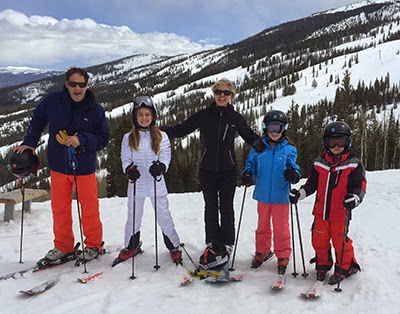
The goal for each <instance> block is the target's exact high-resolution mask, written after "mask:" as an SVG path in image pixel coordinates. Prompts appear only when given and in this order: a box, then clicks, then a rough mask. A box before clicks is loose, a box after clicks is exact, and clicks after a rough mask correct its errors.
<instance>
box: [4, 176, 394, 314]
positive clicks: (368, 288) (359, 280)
mask: <svg viewBox="0 0 400 314" xmlns="http://www.w3.org/2000/svg"><path fill="white" fill-rule="evenodd" d="M399 178H400V170H386V171H377V172H368V173H367V179H368V187H367V194H366V197H365V199H364V202H363V203H362V204H361V205H360V206H359V207H358V208H356V209H355V210H354V212H353V220H352V221H351V225H350V232H349V236H350V237H351V238H352V239H353V240H354V246H355V253H356V258H357V259H358V262H359V263H360V264H361V266H362V272H360V273H358V274H356V275H354V276H353V277H350V278H348V279H346V280H345V281H343V282H342V283H341V288H342V290H343V291H342V292H336V291H334V289H333V288H335V287H336V286H334V287H332V286H327V285H326V286H324V288H323V294H322V296H321V298H319V299H315V300H306V299H303V298H301V297H300V296H299V295H300V293H301V292H306V291H307V290H308V288H309V287H311V286H312V284H313V282H314V281H315V271H314V266H313V265H310V264H309V263H308V261H309V260H310V259H311V258H312V257H313V256H314V254H313V249H312V247H311V242H310V231H309V230H310V227H311V224H312V215H311V210H312V205H313V200H314V197H313V196H310V197H308V198H306V199H305V200H303V201H301V202H300V203H299V204H298V210H299V218H300V225H301V234H302V242H303V248H304V257H305V261H306V263H305V268H306V272H307V273H309V276H308V278H307V279H305V278H303V277H302V276H301V274H302V273H303V265H302V258H301V254H300V247H299V245H298V244H299V241H298V234H297V229H296V228H295V242H296V245H297V246H296V269H297V272H298V273H299V274H300V275H299V276H297V277H296V278H295V277H293V276H292V275H291V273H292V272H293V258H292V259H291V263H290V265H289V268H288V275H287V279H286V287H285V289H284V290H282V291H279V292H276V291H272V290H270V288H269V287H270V285H271V284H272V283H273V281H274V278H275V274H276V258H275V257H274V258H273V260H272V261H271V262H270V263H268V264H266V265H263V266H262V267H261V268H260V269H259V270H258V271H257V272H254V273H253V272H250V273H247V275H246V276H245V277H244V279H243V281H242V282H230V283H224V284H212V283H206V282H205V281H203V280H198V279H195V280H194V281H193V282H192V283H191V284H189V285H187V286H180V281H181V280H182V276H183V275H184V274H185V270H184V269H183V268H182V267H180V266H179V267H177V266H175V265H174V264H173V263H172V262H171V260H170V257H169V254H168V251H167V249H166V248H165V247H164V244H163V243H162V235H161V231H160V230H159V229H158V264H159V265H160V266H161V268H160V269H159V270H158V271H156V270H155V269H154V268H153V266H154V265H155V264H156V254H155V245H154V244H155V228H154V210H153V208H152V207H151V205H150V201H148V200H147V201H146V204H145V214H144V217H143V224H142V230H141V240H142V241H143V249H144V253H143V254H141V255H138V256H137V257H136V258H135V261H134V262H135V269H134V275H135V276H136V279H134V280H132V279H130V277H131V275H132V263H131V260H129V261H127V262H125V263H122V264H119V265H117V266H116V267H115V268H114V269H113V270H111V271H109V272H106V273H105V274H104V275H103V276H102V277H100V278H97V279H95V280H93V281H92V282H89V283H87V284H82V283H79V282H77V278H78V277H84V276H85V275H87V274H84V273H83V266H79V267H75V266H74V263H73V262H70V263H67V264H64V265H62V266H58V267H55V268H52V269H48V270H45V271H42V272H37V273H33V274H32V273H28V274H26V275H24V276H22V277H17V278H15V279H14V278H11V279H7V280H1V281H0V313H26V312H29V313H71V312H73V311H79V312H80V311H85V312H90V313H133V312H134V313H165V314H167V313H174V314H177V313H204V312H206V313H209V312H210V313H325V314H327V313H335V314H336V313H399V309H400V301H399V291H400V266H399V260H400V242H399V241H398V236H399V231H398V230H399V227H398V224H399V221H400V205H399V202H398V200H399V199H400V181H399ZM303 182H304V179H303V180H302V181H301V182H300V183H299V184H297V185H296V186H299V185H300V184H301V183H303ZM245 191H246V195H244V192H245ZM252 192H253V187H249V188H247V189H245V188H244V187H240V188H238V189H237V192H236V196H235V210H236V223H238V222H239V217H240V213H241V205H242V201H243V198H244V208H243V215H242V222H241V228H240V233H239V238H238V242H237V251H236V256H235V261H234V268H235V269H236V271H234V272H232V274H239V273H240V272H242V271H244V270H245V269H247V268H248V267H249V265H250V262H251V259H252V254H253V253H254V231H255V228H256V224H257V214H256V202H255V201H254V200H253V199H252ZM169 201H170V209H171V211H172V215H173V218H174V220H175V224H176V228H177V230H178V233H179V234H180V237H181V241H182V242H184V243H185V244H186V245H185V248H186V249H187V251H188V253H189V254H190V256H191V257H192V258H193V260H194V261H195V262H196V263H197V261H198V258H199V256H200V255H201V254H202V250H203V249H204V223H203V198H202V194H201V193H185V194H170V195H169ZM126 203H127V199H126V198H116V197H115V198H108V199H101V200H100V206H101V216H102V221H103V224H104V241H105V248H106V250H107V253H106V254H104V255H102V256H101V257H99V258H98V259H96V260H94V261H92V262H90V263H88V264H87V271H88V274H92V273H94V272H97V271H99V270H102V269H105V268H106V267H107V266H108V265H110V264H111V262H112V261H113V259H114V258H115V257H116V256H117V252H118V251H119V250H120V249H121V248H122V243H123V234H124V224H125V219H126ZM19 205H21V204H19ZM18 209H20V206H19V207H18ZM294 212H295V211H294ZM73 214H74V217H75V225H74V230H75V236H76V241H79V239H80V235H79V226H78V224H77V221H78V219H77V209H76V201H74V202H73ZM51 217H52V215H51V209H50V202H49V201H47V202H42V203H33V204H32V211H31V213H30V214H26V215H24V237H23V251H22V253H23V256H22V259H23V264H20V263H19V257H20V251H19V246H20V231H21V230H20V226H21V211H20V210H18V211H17V212H16V218H15V220H14V221H10V222H3V221H1V222H0V241H1V252H0V269H1V271H0V274H6V273H9V272H12V271H15V270H18V269H24V268H27V267H29V266H32V265H34V264H35V262H36V261H37V260H38V259H40V258H41V257H43V256H44V254H45V253H46V252H47V251H48V250H49V249H50V248H52V247H53V244H52V218H51ZM0 218H2V212H1V211H0ZM231 262H232V260H231V261H230V262H229V263H230V265H231ZM184 264H185V266H186V267H187V268H191V269H192V268H194V266H193V265H192V263H191V261H190V259H189V258H188V257H187V255H186V254H184ZM51 279H58V280H59V281H58V283H57V284H56V285H55V286H54V287H52V288H51V289H49V290H47V291H45V292H44V293H42V294H38V295H36V296H33V297H26V296H24V295H22V294H20V293H19V291H20V290H25V289H30V288H32V287H34V286H37V285H39V284H41V283H43V282H45V281H47V280H51Z"/></svg>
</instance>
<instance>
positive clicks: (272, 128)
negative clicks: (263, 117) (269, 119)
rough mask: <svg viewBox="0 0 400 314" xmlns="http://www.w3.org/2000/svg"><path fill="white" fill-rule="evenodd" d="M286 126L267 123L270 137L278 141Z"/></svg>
mask: <svg viewBox="0 0 400 314" xmlns="http://www.w3.org/2000/svg"><path fill="white" fill-rule="evenodd" d="M283 131H284V126H283V125H281V124H278V123H276V124H275V123H272V124H269V125H267V133H268V137H269V138H270V139H271V140H273V141H278V140H279V139H280V138H281V137H282V133H283Z"/></svg>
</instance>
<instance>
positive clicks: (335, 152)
mask: <svg viewBox="0 0 400 314" xmlns="http://www.w3.org/2000/svg"><path fill="white" fill-rule="evenodd" d="M329 149H330V151H331V153H332V154H333V155H340V154H341V153H343V151H344V147H338V146H335V147H334V148H329Z"/></svg>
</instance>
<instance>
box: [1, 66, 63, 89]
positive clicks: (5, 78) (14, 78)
mask: <svg viewBox="0 0 400 314" xmlns="http://www.w3.org/2000/svg"><path fill="white" fill-rule="evenodd" d="M62 73H63V72H61V71H55V70H40V69H35V68H28V67H12V66H9V67H6V68H0V88H2V87H9V86H16V85H21V84H25V83H29V82H33V81H38V80H41V79H43V78H47V77H52V76H55V75H59V74H62Z"/></svg>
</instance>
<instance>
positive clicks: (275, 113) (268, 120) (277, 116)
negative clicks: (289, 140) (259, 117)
mask: <svg viewBox="0 0 400 314" xmlns="http://www.w3.org/2000/svg"><path fill="white" fill-rule="evenodd" d="M273 123H277V124H282V125H283V132H282V137H281V138H280V139H279V141H278V142H281V141H283V139H284V138H285V137H286V130H287V124H288V119H287V116H286V114H285V113H284V112H283V111H280V110H271V111H268V112H267V113H266V114H265V116H264V119H263V122H262V130H263V132H264V134H265V136H267V137H268V132H267V125H268V124H273ZM268 138H269V137H268ZM269 139H270V138H269ZM270 140H271V139H270Z"/></svg>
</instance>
